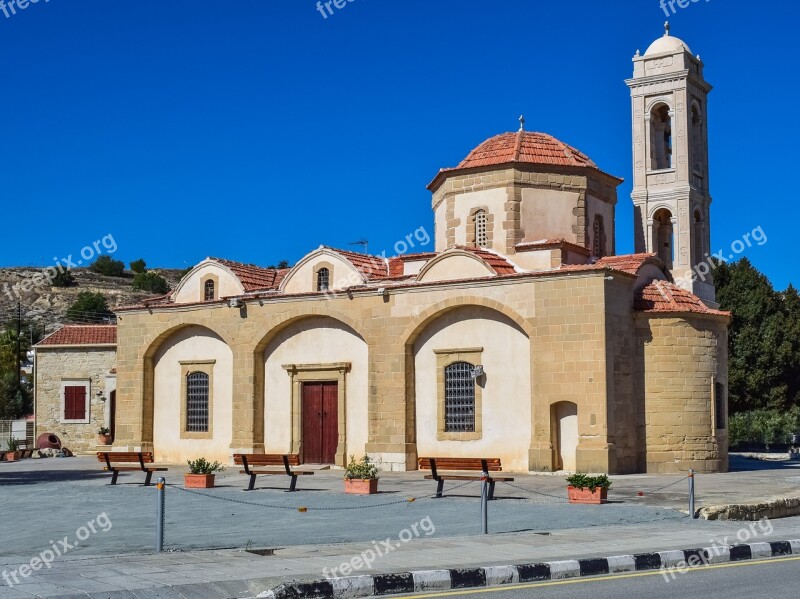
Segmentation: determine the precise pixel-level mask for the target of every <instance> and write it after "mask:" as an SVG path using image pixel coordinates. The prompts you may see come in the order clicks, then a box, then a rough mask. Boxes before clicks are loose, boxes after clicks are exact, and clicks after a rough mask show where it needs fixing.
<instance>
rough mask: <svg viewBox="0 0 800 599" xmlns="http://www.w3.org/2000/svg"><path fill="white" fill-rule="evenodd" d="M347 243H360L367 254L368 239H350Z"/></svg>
mask: <svg viewBox="0 0 800 599" xmlns="http://www.w3.org/2000/svg"><path fill="white" fill-rule="evenodd" d="M348 245H360V246H361V247H362V248H364V253H365V254H369V251H368V250H369V240H367V239H360V240H358V241H351V242H350V243H349V244H348Z"/></svg>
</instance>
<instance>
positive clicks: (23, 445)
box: [17, 441, 36, 459]
mask: <svg viewBox="0 0 800 599" xmlns="http://www.w3.org/2000/svg"><path fill="white" fill-rule="evenodd" d="M17 445H18V448H17V451H18V452H19V457H20V459H23V458H32V457H33V452H34V451H36V450H35V449H33V448H32V447H28V442H27V441H17Z"/></svg>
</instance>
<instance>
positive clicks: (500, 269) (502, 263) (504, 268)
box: [458, 246, 517, 275]
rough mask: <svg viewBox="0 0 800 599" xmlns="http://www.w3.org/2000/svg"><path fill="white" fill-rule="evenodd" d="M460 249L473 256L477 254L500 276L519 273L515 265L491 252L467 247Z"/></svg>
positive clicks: (460, 247)
mask: <svg viewBox="0 0 800 599" xmlns="http://www.w3.org/2000/svg"><path fill="white" fill-rule="evenodd" d="M458 249H461V250H466V251H468V252H470V253H472V254H475V255H476V256H478V257H479V258H480V259H481V260H483V261H484V262H486V263H487V264H488V265H489V266H491V267H492V269H493V270H494V271H495V272H496V273H497V274H498V275H513V274H516V272H517V269H516V268H514V265H513V264H512V263H511V262H509V261H508V260H506V259H505V258H503V257H502V256H500V255H498V254H496V253H494V252H492V251H490V250H487V249H484V248H477V247H467V246H458Z"/></svg>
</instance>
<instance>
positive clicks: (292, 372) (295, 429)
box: [282, 362, 351, 468]
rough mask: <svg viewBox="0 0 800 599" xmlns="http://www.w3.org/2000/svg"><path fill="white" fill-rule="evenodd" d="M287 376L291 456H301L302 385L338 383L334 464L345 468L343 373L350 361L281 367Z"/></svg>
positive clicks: (344, 377) (345, 422)
mask: <svg viewBox="0 0 800 599" xmlns="http://www.w3.org/2000/svg"><path fill="white" fill-rule="evenodd" d="M282 368H283V369H284V370H285V371H286V373H287V374H288V375H289V380H290V385H291V394H292V423H291V428H292V440H291V444H292V448H291V453H296V454H302V449H303V383H325V382H336V383H337V384H338V398H337V401H338V404H339V405H338V412H339V413H338V417H339V422H338V425H339V426H338V428H339V442H338V443H337V445H336V459H335V464H336V465H337V466H341V467H342V468H344V467H346V466H347V373H349V372H350V369H351V363H350V362H334V363H331V364H283V365H282Z"/></svg>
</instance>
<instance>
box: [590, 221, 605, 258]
mask: <svg viewBox="0 0 800 599" xmlns="http://www.w3.org/2000/svg"><path fill="white" fill-rule="evenodd" d="M592 234H593V236H594V239H593V244H592V255H593V256H596V257H597V258H602V257H603V256H605V255H606V248H605V244H604V243H603V237H604V236H605V234H606V232H605V227H604V226H603V217H602V216H600V215H599V214H598V215H596V216H595V217H594V231H593V232H592Z"/></svg>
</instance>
